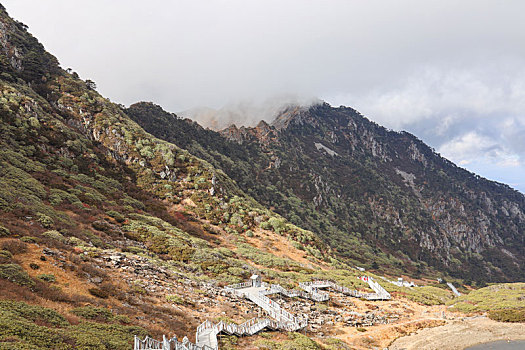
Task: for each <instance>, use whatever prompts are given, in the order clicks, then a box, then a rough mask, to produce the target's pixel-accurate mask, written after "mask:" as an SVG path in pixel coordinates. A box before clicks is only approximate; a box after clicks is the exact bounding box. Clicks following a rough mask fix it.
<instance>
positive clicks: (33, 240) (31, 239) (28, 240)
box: [20, 236, 39, 243]
mask: <svg viewBox="0 0 525 350" xmlns="http://www.w3.org/2000/svg"><path fill="white" fill-rule="evenodd" d="M20 240H21V241H22V242H25V243H36V242H38V241H39V239H38V238H37V237H32V236H24V237H20Z"/></svg>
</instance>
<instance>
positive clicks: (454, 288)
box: [447, 282, 461, 297]
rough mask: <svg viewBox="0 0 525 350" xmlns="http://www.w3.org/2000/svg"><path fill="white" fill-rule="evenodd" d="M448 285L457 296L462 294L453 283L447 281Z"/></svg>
mask: <svg viewBox="0 0 525 350" xmlns="http://www.w3.org/2000/svg"><path fill="white" fill-rule="evenodd" d="M447 286H449V288H450V289H452V293H454V294H455V295H456V296H457V297H460V296H461V293H460V292H458V290H457V289H456V287H454V285H453V284H452V283H450V282H447Z"/></svg>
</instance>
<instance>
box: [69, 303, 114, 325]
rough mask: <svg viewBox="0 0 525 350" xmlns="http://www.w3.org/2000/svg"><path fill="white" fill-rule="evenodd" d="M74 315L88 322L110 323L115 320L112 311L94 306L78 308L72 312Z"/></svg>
mask: <svg viewBox="0 0 525 350" xmlns="http://www.w3.org/2000/svg"><path fill="white" fill-rule="evenodd" d="M70 312H71V313H72V314H73V315H76V316H78V317H82V318H85V319H86V320H97V321H106V322H107V321H110V320H111V319H113V314H112V313H111V311H110V310H108V309H105V308H98V307H93V306H83V307H77V308H76V309H73V310H71V311H70Z"/></svg>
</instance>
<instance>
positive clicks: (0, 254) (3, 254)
mask: <svg viewBox="0 0 525 350" xmlns="http://www.w3.org/2000/svg"><path fill="white" fill-rule="evenodd" d="M12 258H13V254H11V252H10V251H9V250H0V264H5V263H7V262H9V261H11V259H12Z"/></svg>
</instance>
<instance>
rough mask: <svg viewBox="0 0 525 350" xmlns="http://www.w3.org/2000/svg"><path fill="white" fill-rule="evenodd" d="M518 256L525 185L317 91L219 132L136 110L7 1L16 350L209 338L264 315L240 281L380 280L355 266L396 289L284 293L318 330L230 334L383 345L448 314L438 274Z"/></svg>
mask: <svg viewBox="0 0 525 350" xmlns="http://www.w3.org/2000/svg"><path fill="white" fill-rule="evenodd" d="M137 122H139V123H140V125H139V124H138V123H137ZM141 125H143V127H142V126H141ZM145 129H146V130H145ZM147 130H149V132H148V131H147ZM150 132H151V133H150ZM152 134H153V135H152ZM453 181H454V182H453ZM453 204H454V205H453ZM461 205H462V206H463V209H461V210H460V208H461ZM451 208H452V209H451ZM488 208H491V209H490V210H489V209H488ZM456 209H457V211H456ZM433 215H434V216H433ZM447 225H448V226H447ZM454 225H456V226H454ZM457 227H461V228H463V231H461V232H464V234H463V236H460V237H457V239H456V240H454V239H453V237H454V233H455V232H459V231H457ZM454 230H456V231H454ZM476 230H479V231H480V232H477V231H476ZM480 233H482V234H480ZM396 238H397V240H396ZM520 239H521V241H520ZM396 242H397V243H396ZM503 249H505V250H503ZM476 263H477V265H475V264H476ZM522 263H523V196H522V195H521V194H519V193H517V192H515V191H512V190H511V189H509V188H508V187H506V186H504V185H499V184H496V183H493V182H489V181H486V180H483V179H479V178H477V177H475V176H474V175H472V174H469V173H467V172H465V171H464V170H462V169H459V168H456V167H455V166H453V165H452V164H451V163H449V162H447V161H445V160H443V159H442V158H440V157H438V156H437V155H435V154H434V153H433V152H432V151H431V150H430V149H428V148H427V147H426V146H424V145H423V144H422V143H421V142H420V141H418V140H417V139H416V138H414V137H413V136H411V135H408V134H404V133H402V134H397V133H392V132H388V131H387V130H385V129H383V128H381V127H379V126H377V125H375V124H373V123H371V122H369V121H367V120H366V119H365V118H363V117H362V116H360V115H358V114H357V112H355V111H353V110H351V109H348V108H339V109H334V108H332V107H330V106H328V105H322V104H321V105H318V106H314V107H311V108H304V107H293V108H292V107H291V108H289V109H287V110H286V111H284V112H283V113H282V114H281V115H280V116H279V117H278V118H277V119H276V121H275V122H274V123H273V124H272V125H270V124H268V123H265V122H261V123H259V124H258V125H257V127H255V128H244V127H241V128H236V127H231V128H228V129H227V130H224V131H223V132H221V133H217V132H214V131H210V130H206V129H204V128H202V127H201V126H199V125H198V124H196V123H195V122H192V121H189V120H186V119H179V118H177V117H176V116H175V115H173V114H170V113H166V112H165V111H163V110H162V108H160V107H159V106H155V105H153V104H151V103H139V104H135V105H133V106H130V107H129V108H124V107H123V106H121V105H118V104H115V103H113V102H111V101H110V100H109V99H107V98H104V97H103V96H101V95H100V94H99V93H98V92H97V91H96V84H95V83H94V82H92V81H90V80H82V79H80V77H79V76H78V74H76V73H75V72H73V71H71V70H64V69H62V68H61V67H60V65H59V62H58V60H57V59H56V58H55V57H54V56H53V55H51V54H50V53H48V52H47V51H46V50H45V48H44V47H43V46H42V45H41V44H40V43H39V42H38V40H37V39H36V38H34V37H33V36H32V35H31V34H30V33H29V32H28V27H27V26H25V25H24V24H22V23H20V22H17V21H15V20H14V19H12V18H11V17H9V15H8V14H7V12H6V10H5V8H4V7H3V6H1V5H0V348H2V349H36V350H44V349H64V350H66V349H81V350H88V349H89V350H91V349H97V350H105V349H107V350H127V349H129V348H131V346H132V344H133V340H134V336H140V337H144V336H146V335H149V336H153V337H156V338H161V337H162V335H173V334H176V335H177V336H178V337H179V338H182V337H184V336H189V338H190V340H191V341H195V336H194V334H195V330H196V329H197V327H198V326H199V325H201V324H203V322H204V321H206V320H210V321H213V322H219V321H223V322H226V323H227V322H232V323H237V324H244V323H246V322H251V321H250V320H252V319H253V318H256V317H260V316H261V315H262V314H263V309H262V308H261V307H259V306H254V304H252V303H250V302H248V301H246V300H244V299H241V298H238V297H235V296H232V295H230V294H228V293H226V292H225V290H224V288H223V287H224V286H226V285H230V284H234V283H240V282H244V281H246V280H248V279H249V278H250V276H251V275H253V274H255V273H257V274H260V275H262V276H263V279H264V280H265V281H266V282H268V283H273V284H280V285H281V286H284V287H285V288H290V289H291V288H296V287H297V285H298V283H300V282H308V281H314V280H330V281H331V282H334V283H337V284H338V285H340V286H344V287H346V288H348V289H350V290H352V291H353V290H358V291H361V292H363V293H370V292H371V289H370V287H369V285H368V284H367V283H365V282H364V280H363V279H360V278H359V277H362V274H363V269H362V268H357V267H356V266H355V265H356V264H357V265H362V266H364V267H370V268H372V271H367V272H366V274H367V276H370V277H373V278H375V279H376V280H380V277H385V279H384V280H381V283H382V284H384V288H385V289H386V290H387V291H388V292H389V293H391V295H392V297H393V299H392V300H389V301H379V302H378V303H379V304H377V303H374V302H369V301H368V300H361V299H359V298H351V297H349V296H344V295H343V296H341V295H339V296H335V295H334V296H335V298H333V299H331V300H330V301H329V302H322V303H317V302H313V301H312V300H307V299H299V298H284V297H283V299H279V300H277V299H276V298H274V299H273V300H272V301H271V303H270V304H271V305H273V303H274V302H275V303H276V304H278V305H282V307H283V308H284V309H286V310H290V311H291V312H292V313H294V314H295V315H301V316H306V317H307V318H308V320H309V327H308V329H305V334H299V333H294V332H289V333H288V332H286V333H285V332H280V333H276V332H267V333H263V334H261V335H257V336H250V337H244V338H237V337H236V336H227V337H222V338H221V339H220V342H221V349H248V348H273V349H346V348H348V346H350V345H351V346H352V347H355V348H358V349H365V348H370V347H381V348H384V347H386V346H389V344H390V343H391V342H392V341H393V340H394V339H395V338H397V337H399V336H400V334H406V333H410V332H413V331H415V330H417V329H420V328H424V327H431V326H436V325H438V324H441V323H443V322H445V321H443V320H438V319H430V318H428V315H431V313H430V312H428V311H427V310H433V309H432V305H444V304H445V303H446V302H449V303H452V302H453V301H454V300H453V299H452V298H453V296H452V293H451V292H450V290H449V289H448V287H447V286H446V285H445V284H444V283H436V280H435V277H438V276H439V277H442V278H446V280H447V281H448V282H453V283H454V284H455V285H457V287H458V289H459V290H460V291H461V292H463V293H465V292H468V291H469V290H471V289H472V287H468V286H467V287H465V286H463V285H462V282H463V281H462V280H461V279H459V278H457V277H454V276H461V277H462V278H465V279H467V278H472V279H476V280H478V281H480V282H483V281H491V280H496V279H498V280H505V279H507V280H514V279H518V278H520V276H521V277H522V276H523V270H522V266H523V265H522ZM458 264H464V266H465V269H464V271H457V270H454V268H453V267H454V266H458ZM476 268H477V270H476ZM407 273H409V274H411V275H413V276H416V275H417V274H418V273H419V274H420V275H421V279H418V280H415V282H417V284H418V287H417V288H411V287H407V286H403V285H397V284H394V283H390V282H389V281H391V280H392V279H393V280H397V277H399V276H401V275H402V276H404V277H405V278H407ZM380 274H381V275H382V276H380ZM424 277H429V278H424ZM443 282H444V281H443ZM492 287H495V288H493V289H490V291H489V292H490V293H491V295H492V296H493V297H495V298H496V297H497V296H498V295H499V294H498V290H500V289H501V291H500V293H502V294H503V293H504V292H505V291H507V289H508V290H511V291H512V293H507V294H505V303H504V307H505V309H508V308H509V307H510V308H511V310H515V309H519V308H523V306H522V304H523V298H522V296H521V294H519V293H521V292H520V291H521V289H520V288H521V285H517V284H516V285H515V284H511V285H509V286H505V285H501V286H491V288H492ZM341 290H347V289H341ZM483 292H484V293H486V291H483ZM339 294H340V293H339ZM481 294H482V293H481ZM509 295H511V297H509ZM467 301H468V303H466V302H464V303H462V304H461V305H460V306H461V307H462V308H461V309H462V310H463V309H464V308H465V305H463V304H469V305H470V302H471V301H470V299H467ZM453 306H454V305H451V310H452V307H453ZM280 307H281V306H279V308H280ZM497 307H498V308H502V307H501V306H497ZM274 308H275V307H274ZM457 309H460V308H457ZM485 309H486V308H481V307H480V308H479V310H485ZM356 310H357V311H356ZM414 310H424V312H421V313H419V312H418V313H415V312H414ZM476 310H477V309H476ZM460 311H461V310H460ZM505 312H508V310H505ZM421 315H423V316H421ZM424 315H426V316H424ZM498 315H499V316H498V317H500V318H501V317H503V316H505V315H504V314H503V313H499V314H498ZM504 318H505V317H504ZM513 319H514V318H513ZM258 324H260V323H258ZM356 325H365V326H366V327H367V328H362V329H359V330H356ZM363 330H364V331H363ZM374 332H376V333H374ZM341 334H345V337H346V338H344V340H341V339H340V338H341V336H340V335H341ZM372 334H373V335H374V337H372V336H371V335H372ZM378 334H380V335H381V336H380V337H379V336H377V335H378ZM346 335H349V336H346ZM270 338H272V339H270ZM274 339H275V340H276V341H274ZM347 344H349V345H347Z"/></svg>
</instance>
